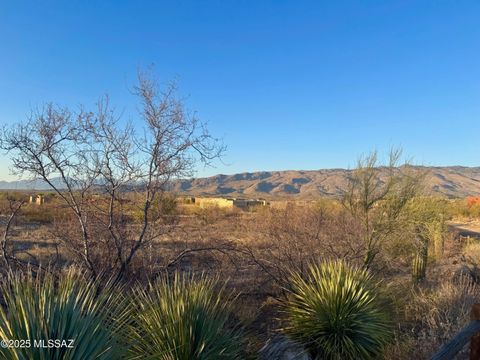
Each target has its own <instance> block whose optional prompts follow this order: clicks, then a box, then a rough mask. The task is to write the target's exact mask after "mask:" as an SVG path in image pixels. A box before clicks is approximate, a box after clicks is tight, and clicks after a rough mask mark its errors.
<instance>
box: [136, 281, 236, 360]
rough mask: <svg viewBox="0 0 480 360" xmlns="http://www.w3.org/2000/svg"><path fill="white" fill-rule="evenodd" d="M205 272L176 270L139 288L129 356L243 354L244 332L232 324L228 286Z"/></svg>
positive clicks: (170, 358) (166, 358)
mask: <svg viewBox="0 0 480 360" xmlns="http://www.w3.org/2000/svg"><path fill="white" fill-rule="evenodd" d="M216 288H217V283H216V281H215V280H209V279H207V278H206V277H205V276H200V277H199V278H197V279H192V278H188V277H187V276H181V275H179V274H178V273H176V274H175V275H174V276H173V279H171V280H169V279H167V278H160V279H158V280H157V281H156V282H154V283H152V284H150V286H149V288H147V289H144V288H141V287H137V288H136V295H135V296H134V307H135V309H136V314H135V316H134V319H135V320H134V323H133V324H132V326H131V327H130V330H131V339H130V343H131V349H130V356H131V357H130V358H132V359H162V360H203V359H205V360H207V359H208V360H213V359H240V358H241V351H242V347H241V331H240V329H239V328H232V327H230V326H229V325H228V324H227V322H228V318H229V303H230V301H229V300H228V299H226V298H225V296H224V293H225V291H224V288H222V289H220V291H216Z"/></svg>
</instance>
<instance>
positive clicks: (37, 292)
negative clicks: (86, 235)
mask: <svg viewBox="0 0 480 360" xmlns="http://www.w3.org/2000/svg"><path fill="white" fill-rule="evenodd" d="M1 290H2V295H3V298H4V302H5V307H0V338H1V339H2V340H4V341H10V343H5V342H2V347H1V348H0V357H1V358H2V359H15V360H20V359H29V360H55V359H68V360H76V359H78V360H80V359H82V360H83V359H98V360H101V359H119V358H122V356H123V355H124V354H125V352H126V350H127V349H126V347H125V346H123V345H122V342H121V333H120V329H121V327H122V326H123V324H124V323H125V321H126V319H127V315H128V307H127V306H126V305H125V302H124V300H122V298H121V297H120V294H119V293H117V291H115V289H114V287H113V286H111V285H107V286H106V287H102V288H100V285H99V282H98V281H89V280H88V279H86V278H85V277H83V276H82V275H81V274H80V273H79V272H78V271H77V270H74V269H71V270H69V271H68V272H67V273H66V274H64V275H61V276H60V278H58V279H56V278H54V276H53V275H51V274H49V273H47V272H41V273H38V274H37V275H36V276H35V277H33V276H32V275H22V274H15V275H12V274H11V275H9V276H8V277H7V278H6V279H5V281H4V282H3V283H2V285H1Z"/></svg>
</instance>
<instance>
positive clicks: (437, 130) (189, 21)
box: [0, 0, 480, 179]
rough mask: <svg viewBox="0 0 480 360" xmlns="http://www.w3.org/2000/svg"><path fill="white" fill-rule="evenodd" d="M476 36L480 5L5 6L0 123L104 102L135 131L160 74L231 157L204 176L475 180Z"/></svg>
mask: <svg viewBox="0 0 480 360" xmlns="http://www.w3.org/2000/svg"><path fill="white" fill-rule="evenodd" d="M479 23H480V2H479V1H476V0H471V1H462V0H459V1H442V0H435V1H408V0H401V1H400V0H399V1H340V0H339V1H284V0H277V1H261V0H257V1H245V0H244V1H240V0H238V1H228V0H222V1H201V0H197V1H193V0H192V1H74V0H71V1H50V0H43V1H7V0H0V122H1V123H10V122H17V121H21V120H23V119H24V118H25V116H26V115H27V114H28V113H29V110H30V109H31V108H32V107H35V106H38V105H41V104H42V103H44V102H48V101H53V102H56V103H58V104H63V105H69V106H77V105H79V104H87V105H91V104H93V103H94V102H95V101H96V100H97V99H98V97H99V96H100V95H102V94H105V93H109V94H110V97H111V102H112V103H113V104H115V105H116V106H117V108H119V109H122V110H125V113H126V114H127V116H131V117H132V118H134V115H135V112H134V110H135V107H134V104H133V103H132V100H133V99H132V97H131V95H130V94H129V87H131V86H132V85H133V84H134V81H135V74H136V71H137V69H138V68H139V67H147V66H149V65H150V64H155V70H156V73H157V75H158V76H159V77H160V79H162V80H165V81H168V80H170V79H174V78H176V79H178V82H179V86H180V92H181V94H182V96H185V97H186V98H187V104H188V107H189V108H190V109H191V110H194V111H196V112H197V113H198V116H199V117H200V118H201V119H202V120H204V121H207V122H208V123H209V128H210V130H211V132H212V133H213V134H214V135H216V136H219V137H223V139H224V142H225V143H226V145H227V146H228V151H227V153H226V155H225V158H224V164H222V163H218V164H217V166H216V168H213V169H210V168H209V169H203V168H200V169H199V171H198V175H199V176H205V175H213V174H216V173H236V172H242V171H255V170H282V169H319V168H331V167H352V166H354V164H355V160H356V158H357V157H358V155H360V154H362V153H365V152H368V151H370V150H372V149H378V150H379V151H381V152H382V151H386V150H388V149H389V148H390V147H391V146H401V147H402V148H403V149H404V153H405V154H406V155H408V156H409V157H413V158H414V160H415V162H417V163H421V164H425V165H466V166H479V165H480V151H479V150H480V149H479V147H480V146H479V141H478V139H479V137H480V101H479V100H480V65H479V64H480V26H478V24H479ZM7 168H8V160H7V158H6V157H5V156H2V157H0V178H2V179H7V178H10V177H9V176H8V169H7Z"/></svg>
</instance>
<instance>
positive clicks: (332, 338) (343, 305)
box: [285, 261, 391, 360]
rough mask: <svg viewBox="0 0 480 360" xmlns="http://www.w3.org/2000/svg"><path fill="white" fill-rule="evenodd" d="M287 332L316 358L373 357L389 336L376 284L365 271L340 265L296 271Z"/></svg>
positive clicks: (288, 305) (338, 263)
mask: <svg viewBox="0 0 480 360" xmlns="http://www.w3.org/2000/svg"><path fill="white" fill-rule="evenodd" d="M291 284H292V289H291V290H290V291H291V298H290V300H289V301H288V302H287V305H286V311H287V313H288V317H289V326H288V327H287V328H286V329H285V330H286V331H287V333H288V334H289V335H290V336H291V337H292V338H293V339H295V340H297V341H299V342H300V343H303V344H304V345H305V347H306V348H307V349H308V350H309V352H310V353H311V355H312V356H313V357H314V358H315V359H335V360H340V359H341V360H349V359H372V358H375V357H377V356H378V355H379V354H380V353H381V352H382V349H383V347H384V346H385V345H386V344H387V342H388V341H389V339H390V336H391V329H390V322H389V320H388V313H387V311H386V310H385V307H384V306H383V302H382V301H381V298H380V295H379V292H378V290H377V287H378V284H377V283H376V282H375V281H374V280H373V279H372V276H371V275H370V274H369V273H368V271H366V270H364V269H360V268H355V267H350V266H348V265H347V264H346V263H344V262H342V261H336V262H326V263H323V264H321V265H319V266H318V265H311V266H310V267H309V268H308V271H307V276H306V277H302V276H301V274H299V273H294V274H293V275H292V278H291Z"/></svg>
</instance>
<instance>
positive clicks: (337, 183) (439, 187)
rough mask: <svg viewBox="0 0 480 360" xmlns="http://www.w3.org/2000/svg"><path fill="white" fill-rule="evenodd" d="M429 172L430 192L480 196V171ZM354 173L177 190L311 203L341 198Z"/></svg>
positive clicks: (178, 187) (188, 185) (250, 176)
mask: <svg viewBox="0 0 480 360" xmlns="http://www.w3.org/2000/svg"><path fill="white" fill-rule="evenodd" d="M415 169H416V170H418V171H423V170H426V171H428V175H427V178H426V191H427V192H429V193H430V194H436V195H442V196H447V197H449V198H455V197H465V196H470V195H474V196H480V167H463V166H447V167H423V166H417V167H415ZM350 173H351V170H346V169H324V170H308V171H301V170H298V171H297V170H289V171H261V172H252V173H240V174H234V175H216V176H212V177H207V178H196V179H190V180H179V181H177V182H176V183H175V184H174V186H173V190H174V191H175V192H177V193H179V194H189V195H197V196H198V195H205V196H207V195H208V196H231V197H253V198H267V199H271V198H297V199H309V198H310V199H311V198H318V197H320V196H331V197H335V196H339V195H340V194H341V191H342V189H344V188H345V185H346V184H347V179H348V176H349V174H350Z"/></svg>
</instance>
